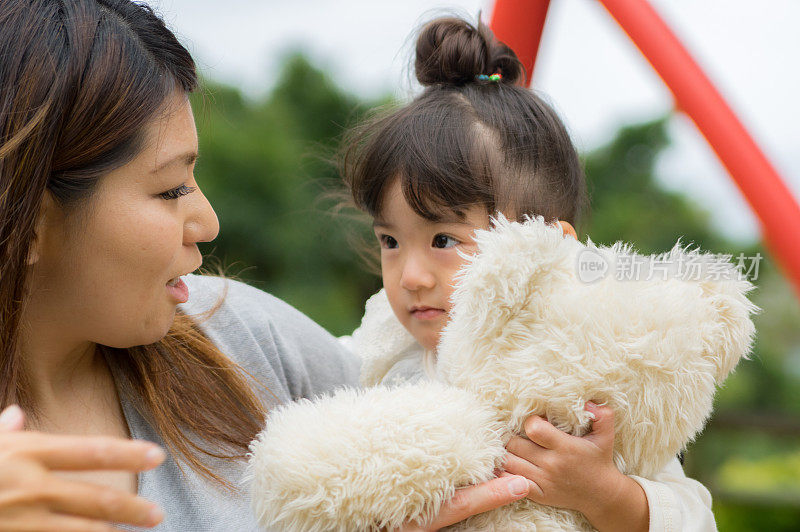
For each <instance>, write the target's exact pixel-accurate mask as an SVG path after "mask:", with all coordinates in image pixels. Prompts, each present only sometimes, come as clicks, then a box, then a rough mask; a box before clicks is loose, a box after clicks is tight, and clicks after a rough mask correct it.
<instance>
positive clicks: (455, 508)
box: [400, 473, 528, 532]
mask: <svg viewBox="0 0 800 532" xmlns="http://www.w3.org/2000/svg"><path fill="white" fill-rule="evenodd" d="M527 494H528V481H527V480H526V479H525V478H523V477H520V476H516V475H511V474H509V473H502V475H501V476H500V477H499V478H495V479H492V480H488V481H486V482H483V483H481V484H477V485H475V486H470V487H468V488H462V489H459V490H456V493H455V495H453V497H452V498H451V499H450V500H449V501H447V502H446V503H444V504H443V505H442V508H441V509H440V510H439V513H438V514H437V515H436V517H434V518H433V520H432V521H431V522H430V523H429V524H426V525H424V526H422V525H419V524H416V523H409V524H406V525H405V526H403V527H401V528H400V532H433V531H435V530H439V529H440V528H444V527H446V526H449V525H453V524H455V523H458V522H459V521H463V520H464V519H466V518H467V517H470V516H473V515H477V514H480V513H483V512H487V511H489V510H493V509H494V508H499V507H501V506H505V505H506V504H509V503H512V502H514V501H516V500H519V499H522V498H524V497H525V496H526V495H527Z"/></svg>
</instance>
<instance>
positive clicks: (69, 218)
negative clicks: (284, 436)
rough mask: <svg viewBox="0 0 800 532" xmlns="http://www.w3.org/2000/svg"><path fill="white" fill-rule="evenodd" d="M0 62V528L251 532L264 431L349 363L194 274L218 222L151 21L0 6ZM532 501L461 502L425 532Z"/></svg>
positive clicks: (489, 486) (279, 306)
mask: <svg viewBox="0 0 800 532" xmlns="http://www.w3.org/2000/svg"><path fill="white" fill-rule="evenodd" d="M0 57H2V58H3V59H2V61H0V257H2V270H1V271H0V287H2V288H1V289H0V307H2V308H1V309H0V335H2V340H1V341H0V350H1V352H0V364H2V373H0V408H3V412H2V418H0V530H58V531H71V530H81V531H86V530H91V531H94V530H111V529H112V527H111V523H122V524H127V525H134V526H138V527H153V526H155V525H157V524H159V523H161V525H160V526H159V528H158V529H159V530H175V531H186V530H192V531H203V530H237V531H245V530H255V529H256V526H255V519H254V517H253V516H252V515H251V512H250V510H249V503H248V499H247V496H246V493H242V492H239V491H237V489H238V488H239V487H240V486H241V484H242V474H243V468H244V458H245V453H246V452H247V448H248V447H247V446H248V443H249V442H250V441H251V439H252V438H253V437H254V436H255V434H256V432H257V431H258V430H259V429H260V428H261V425H262V423H263V421H264V412H265V411H266V410H268V409H269V408H270V407H271V406H274V405H275V404H278V403H280V402H284V401H289V400H292V399H296V398H299V397H310V396H312V395H315V394H318V393H325V392H329V391H330V390H332V389H334V388H335V387H337V386H341V385H347V384H351V385H354V384H355V383H356V381H357V379H356V376H357V373H358V364H357V362H356V361H355V360H353V359H352V358H350V357H349V356H348V355H346V354H345V353H343V352H342V351H340V349H339V347H338V344H337V343H336V341H335V340H334V339H333V338H332V337H330V335H328V334H327V333H325V332H324V331H323V330H322V329H321V328H319V327H318V326H317V325H315V324H313V323H312V322H311V321H310V320H308V319H307V318H306V317H304V316H303V315H302V314H300V313H299V312H297V311H295V310H294V309H291V308H290V307H288V306H287V305H285V304H283V303H282V302H280V301H277V300H275V299H274V298H272V297H271V296H268V295H267V294H264V293H263V292H260V291H258V290H255V289H253V288H250V287H247V286H246V285H243V284H240V283H235V282H227V283H226V282H225V281H223V280H222V279H219V278H214V277H202V276H186V274H188V273H190V272H193V271H194V270H196V269H197V268H198V267H199V266H200V264H201V256H200V252H199V251H198V248H197V243H198V242H205V241H210V240H213V239H214V238H215V236H216V235H217V232H218V222H217V218H216V215H215V214H214V211H213V210H212V208H211V206H210V205H209V203H208V201H207V200H206V199H205V197H204V196H203V194H202V193H201V192H200V190H199V188H198V186H197V183H196V182H195V181H194V177H193V167H194V161H195V159H196V157H197V138H196V132H195V126H194V120H193V117H192V111H191V108H190V106H189V102H188V99H187V94H188V93H189V92H191V91H192V90H194V89H195V87H196V85H197V77H196V73H195V67H194V63H193V61H192V58H191V56H190V55H189V53H188V52H187V51H186V50H185V49H184V48H183V47H182V46H181V45H180V44H179V43H178V41H177V40H176V39H175V37H174V35H173V34H172V33H171V32H170V31H169V30H168V29H166V27H165V26H164V25H163V23H162V21H161V20H159V19H158V18H157V17H156V16H155V15H154V14H153V13H152V12H151V11H150V10H149V9H148V8H146V7H143V6H140V5H136V4H134V3H132V2H130V1H129V0H60V1H58V0H3V1H2V2H1V3H0ZM184 276H186V277H184ZM190 294H191V299H190ZM197 314H203V316H201V317H190V315H197ZM398 437H402V435H398ZM131 438H133V440H131ZM143 440H147V441H143ZM150 442H152V443H150ZM154 444H157V445H154ZM161 447H163V448H165V449H166V451H167V453H164V452H163V451H162V450H161ZM159 464H160V466H159ZM156 466H158V467H157V468H156ZM187 466H188V467H187ZM154 468H155V469H154ZM515 481H516V482H515ZM527 493H528V484H527V481H526V480H525V479H524V478H523V477H517V476H513V475H508V476H504V477H501V478H498V479H495V480H493V481H491V482H487V483H485V484H482V485H480V486H475V487H472V488H468V489H464V490H461V491H460V492H459V493H458V495H457V496H456V497H455V498H454V499H453V500H452V501H450V503H448V504H447V505H446V506H445V507H444V508H443V510H442V512H441V513H440V515H439V516H438V517H437V519H436V520H435V522H434V523H432V524H431V525H430V526H429V527H428V528H427V529H431V530H432V529H436V528H439V527H442V526H445V525H447V524H451V523H454V522H457V521H459V520H461V519H464V518H466V517H467V516H469V515H473V514H475V513H479V512H481V511H485V510H488V509H490V508H494V507H497V506H500V505H502V504H507V503H509V502H511V501H513V500H516V499H519V498H521V497H523V496H525V495H526V494H527ZM148 499H149V500H148ZM149 501H155V502H157V503H158V505H159V506H160V507H159V506H156V505H155V504H153V503H152V502H149ZM408 529H409V530H412V529H414V527H412V526H409V527H408ZM417 529H418V528H417Z"/></svg>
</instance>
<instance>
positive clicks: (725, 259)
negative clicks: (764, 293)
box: [668, 241, 761, 384]
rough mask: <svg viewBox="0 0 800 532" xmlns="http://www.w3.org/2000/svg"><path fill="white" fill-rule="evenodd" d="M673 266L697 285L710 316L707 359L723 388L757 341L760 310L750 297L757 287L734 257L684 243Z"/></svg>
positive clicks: (677, 247)
mask: <svg viewBox="0 0 800 532" xmlns="http://www.w3.org/2000/svg"><path fill="white" fill-rule="evenodd" d="M669 254H670V255H671V256H670V257H668V258H669V260H670V262H671V263H673V264H683V265H684V267H685V271H684V277H686V275H687V274H688V275H689V278H688V279H687V280H688V281H689V282H696V283H697V284H698V286H699V288H700V291H701V294H702V303H703V304H704V305H705V307H706V312H707V313H708V314H709V316H708V317H709V320H708V321H707V322H706V325H704V326H705V327H708V329H707V330H706V331H703V332H704V334H703V338H704V341H705V342H707V349H706V350H705V352H706V354H707V355H706V356H707V359H708V360H709V361H710V362H711V363H713V364H714V367H715V370H716V371H715V373H714V377H715V379H716V381H717V384H721V383H722V381H724V380H725V378H727V377H728V375H729V374H730V373H731V371H733V368H734V367H736V364H738V363H739V361H740V360H741V359H742V358H745V359H746V358H748V356H749V355H750V352H751V350H752V347H753V341H754V339H755V332H756V331H755V325H754V324H753V320H752V315H754V314H757V313H758V312H760V310H761V309H760V308H759V307H757V306H756V305H755V304H753V302H751V301H750V300H749V299H748V297H747V295H748V294H749V293H750V292H751V291H752V290H753V289H754V288H755V286H754V285H753V284H752V283H751V282H750V281H749V280H748V279H747V277H746V275H745V274H744V272H742V271H741V268H740V267H739V265H737V264H734V263H733V262H731V256H730V255H723V254H714V253H702V252H700V251H698V250H696V249H695V250H689V249H688V248H686V249H683V248H682V247H681V245H680V241H678V243H677V244H676V245H675V247H673V249H672V250H671V251H670V252H669Z"/></svg>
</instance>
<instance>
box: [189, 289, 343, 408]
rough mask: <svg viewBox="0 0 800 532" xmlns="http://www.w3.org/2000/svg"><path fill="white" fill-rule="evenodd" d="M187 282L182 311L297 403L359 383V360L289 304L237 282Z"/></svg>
mask: <svg viewBox="0 0 800 532" xmlns="http://www.w3.org/2000/svg"><path fill="white" fill-rule="evenodd" d="M184 282H185V283H186V285H187V287H188V288H189V301H188V302H186V303H184V304H183V305H181V311H182V312H184V313H185V314H188V315H190V316H192V317H194V319H195V321H196V322H197V324H198V326H199V327H200V328H201V329H202V330H203V332H204V333H205V334H206V335H207V336H208V337H209V338H210V339H211V340H212V341H213V342H214V343H215V344H216V345H217V347H218V348H219V349H220V350H221V351H222V352H223V353H224V354H225V355H227V356H228V357H229V358H230V359H231V360H233V361H234V362H236V363H237V364H239V365H241V366H242V367H244V368H245V369H247V370H248V371H250V370H255V371H257V372H259V373H263V372H272V373H274V375H272V377H273V379H277V381H278V383H279V384H280V385H281V387H283V388H285V389H287V390H288V392H289V395H290V396H291V399H297V398H298V397H305V396H310V395H313V394H315V393H318V392H324V391H328V390H330V389H333V388H335V387H337V386H339V385H343V384H347V385H352V384H355V382H356V381H357V376H358V360H356V359H355V357H353V356H351V355H350V354H349V353H348V352H346V351H345V350H344V349H342V347H341V346H340V345H339V343H338V342H337V341H336V339H335V338H334V337H333V336H332V335H331V334H330V333H328V332H327V331H326V330H325V329H323V328H322V327H321V326H320V325H318V324H317V323H315V322H314V321H313V320H312V319H310V318H309V317H308V316H306V315H305V314H303V313H302V312H300V311H299V310H297V309H295V308H294V307H292V306H291V305H289V304H288V303H286V302H284V301H282V300H280V299H278V298H277V297H275V296H273V295H271V294H269V293H267V292H264V291H263V290H260V289H258V288H256V287H253V286H250V285H248V284H246V283H243V282H241V281H236V280H233V279H227V278H223V277H216V276H210V275H188V276H186V277H185V278H184ZM267 365H268V367H267Z"/></svg>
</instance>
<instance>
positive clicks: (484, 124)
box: [340, 17, 588, 225]
mask: <svg viewBox="0 0 800 532" xmlns="http://www.w3.org/2000/svg"><path fill="white" fill-rule="evenodd" d="M415 69H416V75H417V79H418V80H419V82H420V83H421V84H422V85H423V86H425V89H424V91H423V92H422V94H420V95H419V96H418V97H417V98H415V99H414V100H413V101H412V102H411V103H409V104H408V105H406V106H404V107H401V108H400V109H390V110H388V111H387V110H380V111H378V113H377V114H376V115H375V116H374V117H372V118H371V119H369V120H367V121H366V122H365V123H363V124H362V125H360V126H358V127H356V128H354V129H353V130H352V131H351V132H350V133H349V134H347V135H346V136H345V139H344V148H343V156H342V157H341V168H340V171H341V174H342V176H343V178H344V182H345V184H346V186H347V187H348V189H349V191H350V194H351V196H352V200H353V201H354V202H355V205H356V207H358V208H359V209H361V210H363V211H366V212H367V213H369V214H370V215H372V216H373V217H374V216H376V215H379V214H380V211H381V202H382V200H383V194H384V192H385V190H386V189H387V188H388V185H389V184H391V183H392V182H393V181H394V180H395V179H400V180H401V186H402V190H403V194H404V196H405V198H406V200H407V201H408V203H409V205H410V206H411V207H412V208H413V209H414V211H415V212H417V213H418V214H419V215H420V216H422V217H424V218H426V219H429V220H434V221H435V220H437V219H439V218H440V217H441V216H442V214H444V213H445V212H446V213H450V212H455V213H456V214H459V215H463V209H465V208H468V207H470V206H473V205H480V206H483V207H485V208H486V210H487V213H489V214H493V213H494V212H496V211H501V212H503V213H504V214H506V216H509V217H512V218H516V219H521V218H522V217H523V216H524V215H541V216H544V218H545V219H546V220H548V221H552V220H555V219H558V220H564V221H567V222H570V223H571V224H573V225H577V224H578V222H579V220H580V218H581V215H582V213H583V211H584V209H585V208H586V207H587V204H588V201H587V198H586V190H585V189H586V185H585V179H584V174H583V168H582V166H581V163H580V160H579V158H578V155H577V152H576V150H575V147H574V146H573V144H572V141H571V140H570V137H569V135H568V134H567V131H566V128H565V127H564V125H563V124H562V122H561V120H560V119H559V118H558V115H557V114H556V113H555V111H554V110H553V109H552V108H551V107H550V106H549V105H548V104H547V103H546V102H545V101H544V100H543V99H542V98H541V97H539V96H538V95H537V94H536V93H535V92H533V91H530V90H528V89H526V88H525V87H523V86H521V85H520V84H521V83H522V81H523V80H524V77H525V76H524V71H523V68H522V65H521V63H520V62H519V60H518V59H517V57H516V55H515V54H514V52H513V51H512V50H511V49H510V48H509V47H508V46H506V45H504V44H503V43H501V42H499V41H497V39H495V37H494V35H493V34H492V32H491V31H490V30H489V29H488V28H487V27H486V26H485V25H483V24H481V23H478V25H477V26H473V25H472V24H470V23H468V22H466V21H465V20H462V19H459V18H452V17H446V18H439V19H436V20H433V21H432V22H429V23H428V24H427V25H425V26H424V27H423V28H422V30H421V31H420V34H419V37H418V39H417V43H416V61H415ZM492 74H500V76H501V79H500V80H499V81H495V80H493V79H491V78H489V79H486V78H488V77H489V76H491V75H492ZM478 76H482V78H478Z"/></svg>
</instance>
